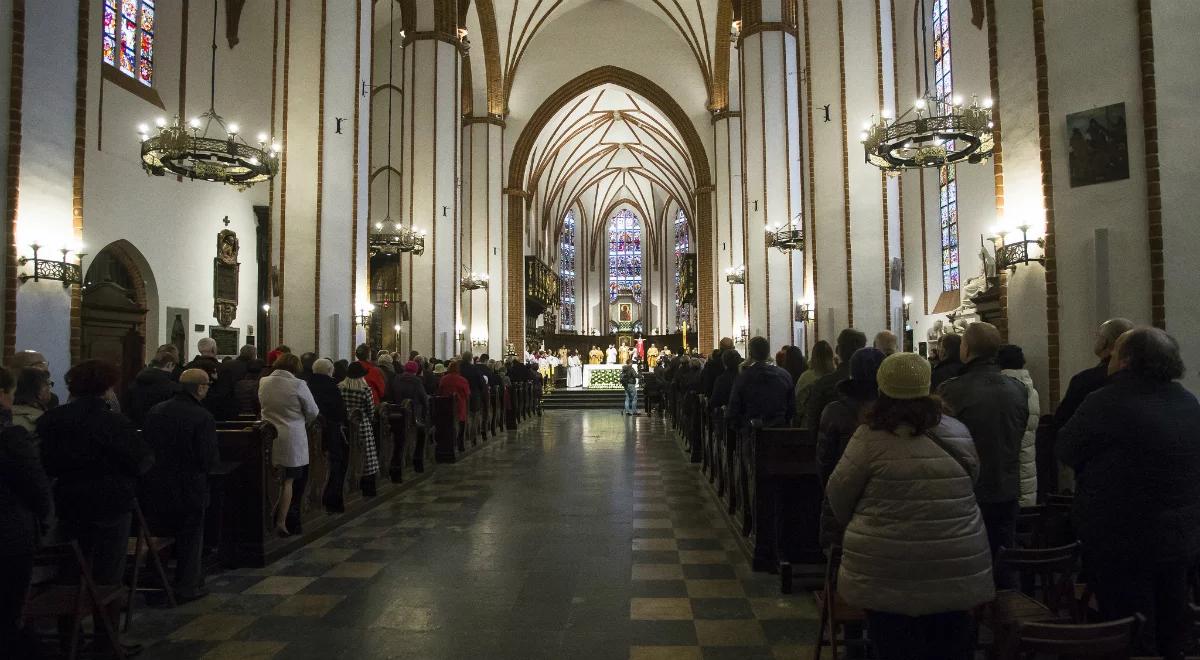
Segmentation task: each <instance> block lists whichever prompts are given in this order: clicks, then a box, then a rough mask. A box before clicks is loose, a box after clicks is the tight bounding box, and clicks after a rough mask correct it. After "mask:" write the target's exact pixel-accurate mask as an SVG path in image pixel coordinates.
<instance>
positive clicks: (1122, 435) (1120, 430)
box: [1055, 328, 1200, 659]
mask: <svg viewBox="0 0 1200 660" xmlns="http://www.w3.org/2000/svg"><path fill="white" fill-rule="evenodd" d="M1108 372H1109V374H1110V376H1109V380H1108V385H1106V386H1104V387H1102V388H1100V389H1098V390H1096V391H1095V392H1093V393H1092V394H1091V395H1090V396H1088V397H1087V398H1086V399H1085V400H1084V401H1083V404H1082V405H1080V406H1079V409H1078V410H1077V411H1076V413H1075V414H1074V415H1073V416H1071V419H1070V420H1069V421H1068V422H1067V424H1066V426H1064V427H1063V428H1062V429H1061V430H1060V431H1059V433H1058V440H1057V443H1056V445H1055V453H1056V454H1057V456H1058V459H1059V460H1060V461H1062V462H1063V463H1066V464H1067V465H1070V466H1072V467H1073V468H1075V470H1076V473H1077V487H1078V490H1077V491H1076V493H1077V494H1076V496H1075V502H1074V506H1073V510H1072V518H1073V522H1074V525H1075V529H1076V531H1077V533H1078V534H1079V539H1080V540H1081V541H1082V542H1083V552H1084V555H1083V559H1084V567H1085V568H1086V570H1087V571H1088V573H1089V575H1090V576H1091V577H1090V579H1089V580H1088V584H1089V586H1091V587H1092V588H1093V589H1095V593H1096V597H1097V599H1098V601H1099V604H1100V611H1101V614H1102V615H1103V616H1104V617H1105V618H1114V619H1115V618H1121V617H1126V616H1129V615H1131V614H1133V613H1134V612H1140V613H1141V614H1142V615H1143V616H1145V617H1146V619H1147V622H1146V625H1145V626H1143V627H1142V634H1141V636H1140V638H1139V640H1138V644H1137V649H1136V651H1137V652H1136V653H1135V655H1158V656H1162V657H1164V658H1172V659H1175V658H1182V657H1183V654H1184V649H1185V647H1186V646H1187V642H1188V638H1189V636H1190V635H1189V629H1190V625H1191V624H1190V621H1191V616H1190V614H1189V612H1188V570H1189V568H1191V567H1192V566H1194V565H1195V564H1196V560H1197V557H1200V437H1198V436H1200V403H1197V401H1196V397H1195V395H1193V394H1192V393H1190V392H1188V391H1187V390H1186V389H1185V388H1184V387H1183V386H1182V385H1180V384H1179V383H1178V382H1177V379H1178V378H1180V377H1181V376H1182V375H1183V360H1182V359H1181V358H1180V356H1179V344H1178V343H1177V342H1176V341H1175V339H1173V338H1172V337H1171V336H1170V335H1168V334H1167V333H1165V332H1163V331H1162V330H1159V329H1156V328H1138V329H1135V330H1131V331H1129V332H1126V333H1125V334H1123V335H1121V336H1120V338H1119V339H1118V340H1117V341H1116V342H1115V346H1114V347H1113V350H1112V356H1111V359H1110V361H1109V367H1108Z"/></svg>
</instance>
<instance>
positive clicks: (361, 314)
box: [354, 303, 375, 328]
mask: <svg viewBox="0 0 1200 660" xmlns="http://www.w3.org/2000/svg"><path fill="white" fill-rule="evenodd" d="M374 313H375V305H371V304H369V303H368V304H367V306H366V307H361V308H359V310H358V316H355V317H354V322H355V323H357V324H358V325H361V326H362V327H364V328H365V327H368V326H370V325H371V317H372V316H373V315H374Z"/></svg>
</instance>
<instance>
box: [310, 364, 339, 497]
mask: <svg viewBox="0 0 1200 660" xmlns="http://www.w3.org/2000/svg"><path fill="white" fill-rule="evenodd" d="M306 382H307V383H308V390H309V391H310V392H312V395H313V401H315V402H316V403H317V411H318V412H320V413H321V417H320V421H321V451H322V452H324V453H325V454H326V455H327V456H328V459H329V474H328V478H327V479H326V480H325V490H324V492H322V493H321V503H322V504H323V505H324V506H325V510H326V511H327V512H329V513H342V512H344V511H345V510H346V504H345V497H344V496H345V484H346V471H347V470H348V469H349V463H350V443H349V442H348V441H347V439H346V433H345V431H344V429H345V426H346V423H347V419H346V418H347V416H348V415H347V412H346V401H345V400H344V399H343V398H342V391H341V390H340V389H338V386H337V382H336V381H335V380H334V379H333V362H332V361H331V360H329V359H327V358H321V359H319V360H314V361H313V364H312V374H310V375H309V376H308V378H307V379H306Z"/></svg>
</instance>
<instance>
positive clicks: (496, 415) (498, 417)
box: [488, 383, 504, 438]
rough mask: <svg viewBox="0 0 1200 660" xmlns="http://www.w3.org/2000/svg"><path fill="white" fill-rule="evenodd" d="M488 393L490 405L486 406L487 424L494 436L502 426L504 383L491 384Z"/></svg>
mask: <svg viewBox="0 0 1200 660" xmlns="http://www.w3.org/2000/svg"><path fill="white" fill-rule="evenodd" d="M488 394H489V396H491V405H490V406H488V412H489V415H488V417H489V419H488V426H490V427H491V430H492V437H493V438H494V437H496V436H497V435H499V434H500V430H501V429H503V428H504V384H503V383H494V384H492V385H491V386H490V387H489V388H488Z"/></svg>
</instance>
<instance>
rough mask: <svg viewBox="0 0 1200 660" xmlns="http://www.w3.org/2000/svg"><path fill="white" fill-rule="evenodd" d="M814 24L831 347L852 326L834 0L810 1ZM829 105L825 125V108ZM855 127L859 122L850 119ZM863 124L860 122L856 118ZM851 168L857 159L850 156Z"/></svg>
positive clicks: (821, 324) (820, 300)
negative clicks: (850, 319)
mask: <svg viewBox="0 0 1200 660" xmlns="http://www.w3.org/2000/svg"><path fill="white" fill-rule="evenodd" d="M806 1H807V2H808V7H809V10H808V17H809V21H810V22H811V25H809V26H808V29H807V30H806V31H804V32H802V34H807V35H808V37H809V38H810V39H812V43H811V45H810V46H809V55H810V58H811V59H810V60H809V61H808V75H807V76H806V80H807V81H808V93H809V94H810V95H811V96H812V104H813V117H812V124H811V125H810V126H808V127H807V130H809V131H810V132H811V135H812V144H813V158H814V169H815V170H816V188H815V189H814V190H813V191H812V192H811V193H810V194H812V195H813V204H812V213H813V217H812V225H815V236H812V237H810V238H811V239H812V241H811V242H812V250H813V253H814V256H815V258H816V268H815V271H816V272H815V277H814V279H815V287H816V289H815V305H814V307H815V310H816V313H815V320H816V324H817V334H818V335H819V336H820V338H821V339H827V340H828V341H829V342H830V343H833V342H834V340H835V339H836V338H837V333H838V332H840V331H841V330H842V329H843V328H845V327H846V326H847V324H848V315H847V312H848V301H847V297H848V289H847V283H846V240H845V219H846V214H845V206H844V202H843V196H842V194H843V190H844V188H843V183H842V177H841V168H842V148H843V141H844V139H843V134H842V124H841V100H840V95H841V77H840V75H839V72H838V25H837V3H836V2H835V0H806ZM826 105H828V106H829V121H828V122H826V121H825V112H824V106H826ZM848 119H849V120H850V121H848V123H847V127H848V128H849V127H853V126H855V125H856V124H854V123H852V120H854V119H855V117H853V116H851V117H849V118H848ZM858 121H859V123H861V121H862V120H861V118H859V119H858ZM850 162H851V164H853V163H854V155H853V154H852V155H851V161H850Z"/></svg>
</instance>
